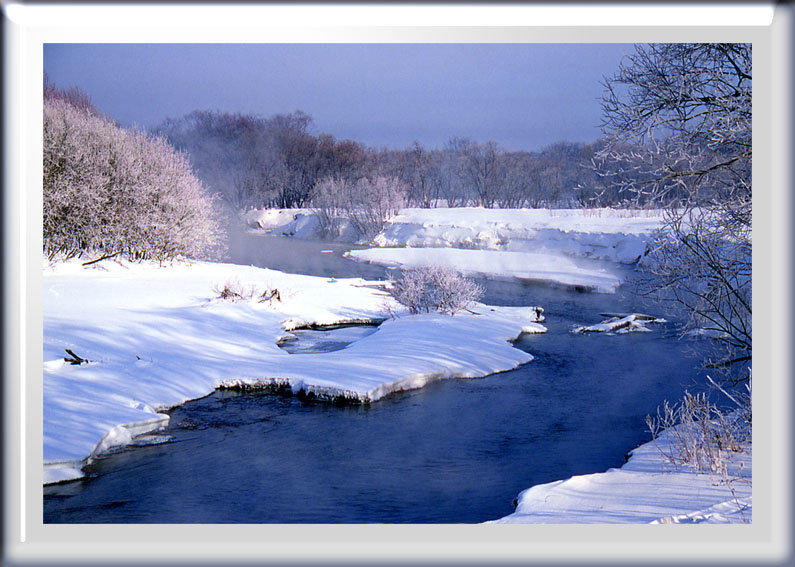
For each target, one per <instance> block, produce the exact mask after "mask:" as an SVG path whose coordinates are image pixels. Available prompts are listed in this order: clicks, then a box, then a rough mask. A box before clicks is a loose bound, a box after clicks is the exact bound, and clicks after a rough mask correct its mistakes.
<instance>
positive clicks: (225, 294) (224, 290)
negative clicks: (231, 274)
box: [213, 279, 282, 303]
mask: <svg viewBox="0 0 795 567" xmlns="http://www.w3.org/2000/svg"><path fill="white" fill-rule="evenodd" d="M213 291H214V292H215V293H216V294H218V299H220V300H221V301H229V302H231V303H237V302H239V301H251V300H252V299H254V298H256V299H257V302H258V303H265V302H271V301H281V300H282V297H281V294H280V293H279V290H278V289H276V288H270V287H266V288H264V289H261V288H259V287H257V286H256V285H253V284H252V285H243V284H242V283H240V280H238V279H231V280H227V281H226V282H225V283H224V284H223V285H215V286H213Z"/></svg>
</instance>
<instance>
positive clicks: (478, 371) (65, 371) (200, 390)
mask: <svg viewBox="0 0 795 567" xmlns="http://www.w3.org/2000/svg"><path fill="white" fill-rule="evenodd" d="M235 280H237V281H239V282H241V284H242V285H244V286H255V287H257V288H258V289H278V290H279V294H280V296H281V298H282V300H281V301H273V300H272V301H266V302H263V303H258V302H257V300H256V299H252V300H251V301H241V302H236V303H232V302H221V301H219V300H217V299H215V296H216V295H217V293H216V292H214V291H213V288H216V289H217V288H218V287H220V286H223V284H224V283H225V282H227V281H235ZM378 285H379V284H376V283H375V282H366V281H364V280H362V279H359V278H354V279H337V280H328V279H326V278H318V277H311V276H301V275H294V274H285V273H281V272H278V271H274V270H267V269H261V268H255V267H247V266H237V265H232V264H213V263H202V262H198V263H193V264H175V265H173V266H169V267H164V268H160V267H158V266H155V265H151V264H129V263H120V262H115V261H107V260H106V261H104V262H101V263H99V264H95V265H92V266H89V267H82V266H81V265H80V264H79V263H78V262H74V261H72V262H66V263H60V264H57V265H54V266H48V267H46V268H45V270H44V301H43V306H44V344H43V373H44V383H43V387H44V407H43V411H44V424H43V425H44V457H43V458H44V464H45V466H44V482H45V483H49V482H58V481H62V480H67V479H69V478H74V477H76V476H79V474H80V470H79V469H80V465H81V463H83V462H85V460H86V459H90V458H91V457H92V456H95V455H97V454H100V453H102V452H105V451H109V450H113V449H114V448H117V447H119V446H124V445H125V444H129V443H130V442H131V441H132V440H133V438H134V437H135V436H137V435H141V434H144V433H147V432H149V431H152V430H155V429H157V428H160V427H162V426H164V425H165V424H166V423H167V420H168V416H167V415H165V414H162V413H159V412H162V411H163V410H164V409H166V408H170V407H173V406H175V405H178V404H181V403H183V402H185V401H187V400H191V399H195V398H199V397H203V396H205V395H207V394H210V393H211V392H212V391H213V390H214V389H215V388H217V387H219V386H233V385H269V384H270V385H283V386H288V387H290V388H292V390H293V391H295V392H298V391H303V392H305V393H307V394H309V395H315V396H319V397H328V398H333V397H336V396H344V397H346V398H349V399H351V400H354V401H359V402H365V403H366V402H373V401H376V400H378V399H380V398H381V397H383V396H386V395H388V394H390V393H392V392H395V391H399V390H405V389H410V388H419V387H422V386H423V385H425V384H427V383H428V382H430V381H432V380H439V379H444V378H452V377H464V378H475V377H482V376H486V375H488V374H492V373H494V372H499V371H504V370H509V369H512V368H515V367H516V366H518V365H521V364H524V363H526V362H528V361H530V360H531V359H532V356H530V355H529V354H527V353H526V352H524V351H521V350H519V349H516V348H514V347H513V346H512V345H511V344H510V342H509V341H511V340H513V339H515V338H516V337H518V336H519V335H520V334H521V333H522V332H540V331H543V330H544V328H543V327H542V326H541V325H540V324H538V323H537V321H538V317H537V313H536V311H535V310H534V309H533V307H514V308H508V307H489V306H485V305H477V306H476V308H475V309H474V311H475V313H476V314H470V313H462V314H458V315H456V316H455V317H451V316H449V315H441V314H427V315H417V316H409V315H405V316H399V317H397V318H394V319H387V320H386V321H384V322H383V323H382V324H381V326H380V327H379V329H378V331H377V332H375V333H373V334H371V335H369V336H366V337H364V338H362V339H360V340H358V341H356V342H354V343H353V344H351V345H350V346H348V347H347V348H345V349H343V350H339V351H335V352H327V353H316V354H301V355H292V354H290V353H288V352H286V351H284V350H283V349H281V348H279V347H278V345H277V343H278V342H279V340H280V339H282V338H283V337H285V336H287V335H288V331H289V330H291V329H295V328H299V327H301V326H305V325H310V324H315V325H330V324H337V323H345V322H350V321H380V320H383V319H384V318H385V317H386V313H387V308H389V309H391V311H392V312H394V313H398V314H399V313H400V312H401V310H400V307H399V306H398V305H396V304H394V303H393V300H392V299H391V298H390V297H389V296H388V294H386V293H385V292H384V291H383V289H379V287H378ZM67 348H68V349H71V350H72V351H74V353H75V354H76V355H78V356H80V357H81V358H84V359H87V360H88V361H89V362H88V363H86V364H80V365H72V364H68V363H65V362H64V360H63V358H64V356H66V352H65V350H64V349H67Z"/></svg>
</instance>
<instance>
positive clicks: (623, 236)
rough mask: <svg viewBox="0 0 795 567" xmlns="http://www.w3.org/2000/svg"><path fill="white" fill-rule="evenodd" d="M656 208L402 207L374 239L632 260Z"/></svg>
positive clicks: (656, 218) (654, 221) (656, 221)
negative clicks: (644, 209)
mask: <svg viewBox="0 0 795 567" xmlns="http://www.w3.org/2000/svg"><path fill="white" fill-rule="evenodd" d="M661 220H662V215H661V212H660V211H630V210H614V209H551V210H548V209H483V208H477V207H466V208H452V209H404V210H403V211H401V213H400V214H399V215H397V216H395V217H394V218H392V219H391V220H390V223H389V225H388V227H387V228H386V230H384V232H383V233H381V234H380V235H378V236H377V237H376V239H375V244H376V245H378V246H382V247H402V246H410V247H452V248H474V249H485V250H506V251H513V252H534V253H539V254H565V255H568V256H575V257H582V258H593V259H598V260H609V261H613V262H620V263H627V264H631V263H634V262H636V261H637V260H638V259H639V258H640V257H641V256H643V254H644V253H645V251H646V241H647V240H648V239H649V237H650V236H651V235H652V234H653V233H654V232H655V231H656V230H657V229H659V228H660V224H661Z"/></svg>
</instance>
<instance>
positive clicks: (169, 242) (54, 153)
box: [43, 97, 222, 261]
mask: <svg viewBox="0 0 795 567" xmlns="http://www.w3.org/2000/svg"><path fill="white" fill-rule="evenodd" d="M43 208H44V210H43V213H44V219H43V222H44V252H45V254H47V256H48V257H49V258H50V259H54V258H55V257H65V258H71V257H76V256H82V255H83V254H85V253H90V254H100V255H102V256H110V255H116V254H123V255H125V256H127V257H128V258H129V259H131V260H147V259H154V260H159V261H163V260H169V259H174V258H177V257H206V256H209V255H212V254H213V253H214V252H216V251H218V250H219V246H220V242H221V239H222V233H221V229H220V223H219V220H218V218H217V216H216V213H215V211H214V209H213V199H212V198H211V197H209V196H207V195H206V193H205V192H204V189H203V187H202V185H201V183H200V182H199V180H198V179H197V178H196V177H195V176H194V175H193V172H192V171H191V168H190V164H189V162H188V160H187V158H186V157H185V156H184V155H183V154H180V153H178V152H177V151H176V150H174V148H172V147H171V146H169V145H168V144H167V143H166V142H165V141H164V140H162V139H160V138H154V137H151V136H149V135H147V134H145V133H143V132H138V131H130V130H125V129H123V128H120V127H118V126H116V125H115V124H114V123H112V122H111V121H110V120H108V119H106V118H103V117H101V116H97V115H96V114H94V113H93V112H91V111H90V110H87V109H83V108H78V107H75V106H74V105H72V104H70V102H69V101H68V100H65V99H63V98H58V97H50V98H49V99H47V100H45V102H44V203H43Z"/></svg>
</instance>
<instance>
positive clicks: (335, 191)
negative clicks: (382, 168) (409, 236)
mask: <svg viewBox="0 0 795 567" xmlns="http://www.w3.org/2000/svg"><path fill="white" fill-rule="evenodd" d="M407 193H408V187H407V186H406V184H405V183H403V182H402V181H400V180H399V179H397V178H395V177H387V176H383V175H378V176H376V177H374V178H372V179H370V178H368V177H362V178H361V179H359V180H357V181H351V180H347V179H344V178H341V177H324V178H323V179H321V180H320V181H319V182H318V183H317V184H316V185H315V187H314V190H313V197H312V203H313V206H314V211H315V213H316V214H317V216H318V219H319V220H320V231H321V233H322V235H323V236H326V237H332V238H333V237H336V236H339V230H340V224H339V221H340V220H341V219H347V220H348V221H350V223H351V225H353V227H354V228H355V229H356V230H357V231H358V232H359V234H361V235H362V236H363V237H365V238H367V239H372V238H374V237H375V236H376V235H377V234H378V233H379V232H381V231H382V230H383V228H384V223H385V222H386V221H387V219H389V217H391V216H393V215H395V214H397V213H398V211H400V209H401V208H403V207H404V206H405V204H406V195H407Z"/></svg>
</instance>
